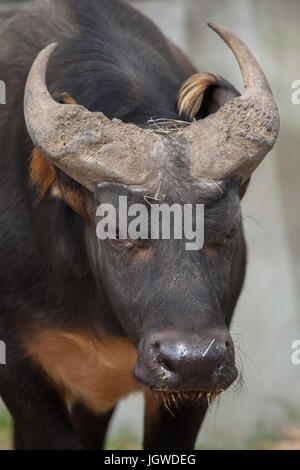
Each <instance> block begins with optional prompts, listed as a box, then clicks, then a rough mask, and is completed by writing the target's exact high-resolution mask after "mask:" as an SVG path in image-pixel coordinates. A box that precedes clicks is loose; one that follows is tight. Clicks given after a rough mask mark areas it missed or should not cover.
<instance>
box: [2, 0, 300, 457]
mask: <svg viewBox="0 0 300 470" xmlns="http://www.w3.org/2000/svg"><path fill="white" fill-rule="evenodd" d="M24 3H25V2H20V1H13V0H10V1H9V2H8V1H4V2H0V13H1V14H2V17H3V18H4V17H8V16H9V15H10V14H11V13H12V11H13V10H15V9H17V8H18V7H19V6H20V5H23V4H24ZM130 3H132V4H134V6H136V8H138V9H140V10H141V11H142V12H144V13H145V14H146V15H147V16H149V17H150V18H152V19H153V20H154V21H155V22H156V24H157V25H158V26H159V27H160V28H161V29H162V30H163V32H164V33H165V34H166V35H167V36H169V37H170V38H171V39H172V40H173V41H174V42H176V43H177V44H178V45H179V46H181V47H182V49H183V50H184V51H185V52H186V53H187V54H188V56H189V57H190V58H191V59H192V61H193V62H194V64H195V65H196V66H197V67H198V68H199V70H201V71H209V72H215V73H218V74H221V75H223V76H224V77H225V78H227V79H228V80H230V81H231V82H232V83H233V84H234V85H235V86H236V87H237V88H238V89H239V90H240V91H242V81H241V75H240V72H239V69H238V66H237V63H236V61H235V59H234V58H233V55H232V53H231V51H230V50H229V49H228V47H227V46H225V45H224V44H223V43H222V41H221V40H220V39H219V37H218V36H217V35H216V34H215V33H213V32H212V31H211V30H210V29H209V28H208V27H207V26H206V22H207V21H212V22H215V23H219V24H221V25H224V26H226V27H227V28H229V29H231V30H232V31H234V32H235V33H236V34H237V35H238V36H239V37H240V38H242V39H243V40H244V41H245V42H246V43H247V45H248V46H249V47H250V49H251V50H252V51H253V52H254V54H255V55H256V57H257V58H258V60H259V61H260V63H261V65H262V66H263V69H264V71H265V73H266V75H267V77H268V78H269V81H270V83H271V87H272V89H273V92H274V95H275V97H276V100H277V103H278V106H279V111H280V115H281V132H280V137H279V140H278V143H277V144H276V147H275V149H274V150H273V151H272V152H271V154H269V155H268V157H267V159H266V160H265V162H264V163H263V164H262V165H261V166H260V167H259V169H258V170H257V171H256V173H255V174H254V176H253V178H252V182H251V184H250V187H249V189H248V192H247V195H246V196H245V198H244V201H243V214H244V226H245V232H246V239H247V243H248V256H249V259H248V268H247V277H246V283H245V286H244V290H243V293H242V296H241V298H240V300H239V303H238V307H237V309H236V313H235V319H234V322H233V326H232V333H233V337H234V339H235V343H236V346H237V355H238V361H239V363H240V364H241V366H242V368H243V377H244V382H245V387H244V389H242V390H240V391H239V392H238V393H236V392H234V391H227V392H226V393H225V394H224V395H223V396H222V397H221V400H220V403H219V405H218V406H214V407H213V409H212V410H211V413H208V415H207V418H206V421H205V424H204V427H203V429H202V432H201V435H200V437H199V443H200V445H202V446H204V447H209V446H210V447H211V446H212V447H217V446H222V447H224V446H228V447H237V448H238V447H243V446H244V445H245V442H247V441H249V440H251V439H252V438H253V436H256V435H257V434H259V433H262V434H263V433H266V436H269V434H270V433H272V432H273V431H274V432H275V431H276V430H277V429H279V428H280V427H282V426H283V425H285V423H286V425H289V423H293V424H295V423H296V422H297V424H298V425H299V423H300V421H299V416H300V365H298V366H295V365H293V364H292V362H291V354H292V349H291V343H292V342H293V341H294V340H295V339H300V311H299V303H300V282H299V280H300V238H299V235H300V218H299V199H300V198H299V194H300V190H299V182H300V178H299V171H300V161H299V148H298V146H299V130H300V105H295V104H292V101H291V94H292V91H293V90H292V88H291V84H292V82H293V81H294V80H297V79H298V80H300V58H299V47H300V2H299V0H286V1H284V2H283V1H282V0H226V1H224V0H148V1H147V0H144V1H143V0H141V1H139V0H136V1H131V2H130ZM0 47H1V45H0ZM142 408H143V406H142V399H141V397H131V398H129V399H127V400H125V401H124V402H123V403H122V404H121V405H120V406H119V409H118V412H117V413H116V415H115V417H114V419H113V423H112V426H111V436H113V437H114V436H117V435H118V433H120V432H122V430H123V431H124V433H126V434H127V435H129V434H130V435H131V436H132V438H133V439H134V440H137V441H138V442H140V441H141V436H142ZM262 438H263V435H262ZM201 443H202V444H201Z"/></svg>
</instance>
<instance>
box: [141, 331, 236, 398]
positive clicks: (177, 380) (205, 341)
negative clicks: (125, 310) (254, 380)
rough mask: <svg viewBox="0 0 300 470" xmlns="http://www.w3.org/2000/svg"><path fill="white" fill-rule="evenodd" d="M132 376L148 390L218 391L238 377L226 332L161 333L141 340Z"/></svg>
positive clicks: (229, 339)
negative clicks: (148, 388) (147, 387)
mask: <svg viewBox="0 0 300 470" xmlns="http://www.w3.org/2000/svg"><path fill="white" fill-rule="evenodd" d="M135 377H136V379H137V380H139V381H140V382H143V383H144V384H146V385H148V386H149V387H151V388H156V389H163V390H173V391H221V390H225V389H226V388H228V387H229V386H230V385H231V384H232V383H233V382H234V380H235V379H236V377H237V369H236V366H235V361H234V346H233V342H232V339H231V337H230V335H229V333H227V332H223V331H221V332H216V331H209V332H203V331H202V332H201V334H200V333H199V334H196V333H193V334H188V333H185V334H182V333H177V332H173V333H170V332H164V333H156V334H152V335H150V336H149V337H148V338H145V339H144V340H143V341H141V344H140V346H139V351H138V362H137V365H136V367H135Z"/></svg>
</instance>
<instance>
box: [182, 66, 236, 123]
mask: <svg viewBox="0 0 300 470" xmlns="http://www.w3.org/2000/svg"><path fill="white" fill-rule="evenodd" d="M236 96H240V93H239V92H238V91H237V90H236V89H235V88H234V86H233V85H231V83H229V82H228V81H227V80H225V79H224V78H222V77H220V76H219V75H214V74H212V73H197V74H194V75H192V76H191V77H190V78H189V79H188V80H187V81H186V82H185V83H184V84H183V85H182V87H181V88H180V90H179V93H178V97H177V110H178V113H179V116H180V118H181V119H183V120H186V121H192V120H193V119H203V118H205V117H206V116H208V115H209V114H212V113H215V112H217V111H218V110H219V109H220V108H221V107H222V106H223V105H224V104H225V103H226V101H228V100H230V99H232V98H234V97H236Z"/></svg>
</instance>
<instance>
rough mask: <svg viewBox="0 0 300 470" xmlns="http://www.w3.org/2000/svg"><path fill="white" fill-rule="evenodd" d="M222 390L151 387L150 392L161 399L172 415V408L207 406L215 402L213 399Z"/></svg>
mask: <svg viewBox="0 0 300 470" xmlns="http://www.w3.org/2000/svg"><path fill="white" fill-rule="evenodd" d="M224 391H225V389H223V390H218V391H216V390H212V391H190V392H189V391H184V392H180V391H168V390H163V389H152V393H154V394H155V396H156V399H158V400H161V401H162V403H163V405H164V407H165V408H166V410H167V411H169V413H170V414H172V415H173V412H172V410H174V407H175V409H179V408H180V407H186V406H197V405H204V406H207V407H208V408H210V407H211V405H212V404H213V403H214V402H215V400H216V399H217V398H218V397H219V396H220V395H221V393H222V392H224Z"/></svg>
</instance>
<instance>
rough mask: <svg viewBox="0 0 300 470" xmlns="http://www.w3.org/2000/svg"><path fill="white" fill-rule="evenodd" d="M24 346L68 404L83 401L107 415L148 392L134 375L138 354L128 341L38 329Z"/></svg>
mask: <svg viewBox="0 0 300 470" xmlns="http://www.w3.org/2000/svg"><path fill="white" fill-rule="evenodd" d="M103 336H104V335H103ZM24 346H25V350H26V354H27V356H29V357H30V358H31V359H32V360H34V361H35V362H36V363H38V364H39V365H40V366H41V367H42V369H43V370H44V372H45V373H46V374H47V376H48V378H49V379H50V380H51V382H52V383H53V384H54V385H55V387H56V389H57V390H58V391H59V393H60V394H62V395H63V397H64V400H65V401H66V402H67V403H68V404H72V403H75V402H78V401H79V402H81V403H83V404H85V406H87V407H88V408H89V409H91V410H92V411H94V412H96V413H103V412H106V411H108V410H110V409H112V408H113V407H114V406H115V405H116V403H117V402H118V401H119V400H120V399H121V398H123V397H125V396H126V395H128V394H130V393H132V392H134V391H142V390H143V389H144V387H143V386H142V385H139V384H138V383H137V382H136V381H135V380H134V378H133V375H132V372H133V368H134V366H135V364H136V360H137V351H136V349H135V347H134V346H133V345H132V343H130V342H129V341H128V340H125V339H122V338H105V337H102V338H101V339H96V338H95V337H92V336H89V335H88V333H86V332H84V331H73V332H64V331H60V330H55V329H49V328H45V329H41V328H34V329H33V330H32V333H31V334H30V335H29V336H27V337H26V339H25V341H24Z"/></svg>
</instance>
